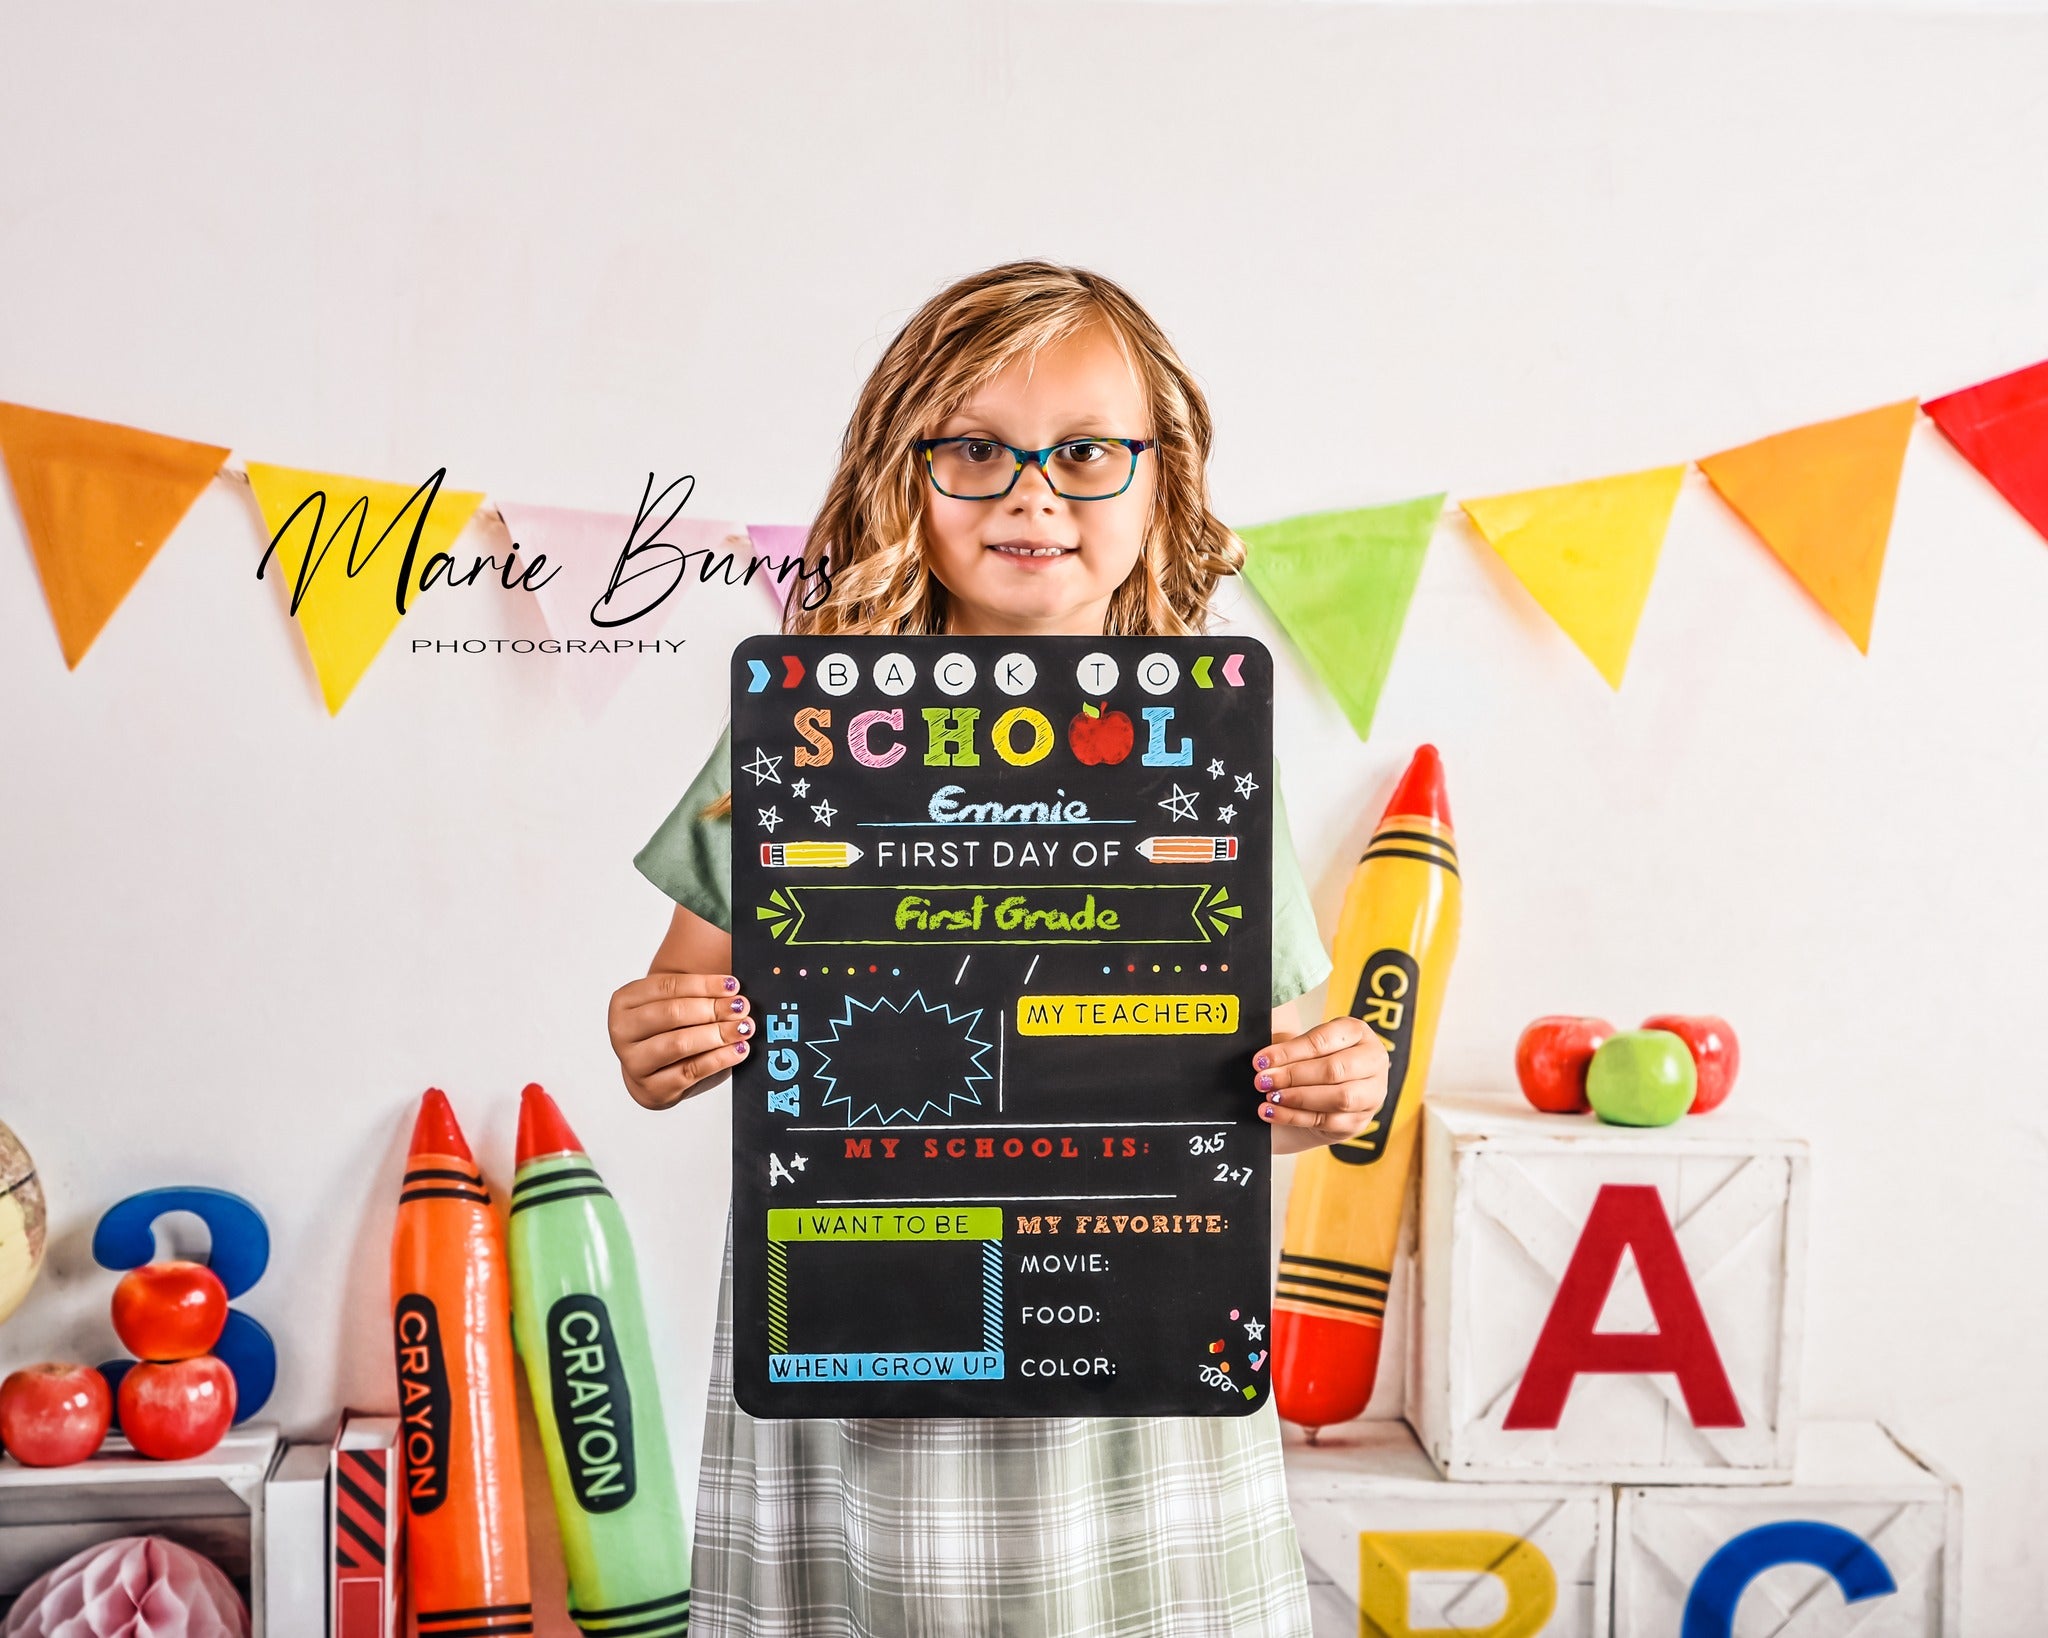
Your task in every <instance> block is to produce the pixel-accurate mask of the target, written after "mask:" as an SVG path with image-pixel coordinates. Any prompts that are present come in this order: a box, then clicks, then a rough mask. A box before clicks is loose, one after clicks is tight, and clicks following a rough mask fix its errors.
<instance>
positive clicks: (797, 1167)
mask: <svg viewBox="0 0 2048 1638" xmlns="http://www.w3.org/2000/svg"><path fill="white" fill-rule="evenodd" d="M804 1158H805V1157H804V1156H802V1155H791V1156H790V1157H789V1169H790V1170H791V1171H793V1172H800V1171H802V1170H803V1169H804ZM1253 1323H1254V1324H1256V1323H1257V1321H1253Z"/></svg>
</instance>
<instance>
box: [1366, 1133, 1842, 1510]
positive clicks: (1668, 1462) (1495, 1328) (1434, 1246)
mask: <svg viewBox="0 0 2048 1638" xmlns="http://www.w3.org/2000/svg"><path fill="white" fill-rule="evenodd" d="M1423 1122H1424V1128H1423V1161H1422V1203H1421V1219H1422V1229H1421V1237H1420V1258H1421V1273H1422V1281H1421V1314H1420V1316H1419V1325H1418V1332H1419V1343H1420V1346H1419V1356H1420V1357H1419V1360H1418V1365H1417V1369H1416V1370H1415V1371H1414V1372H1413V1374H1412V1375H1411V1377H1410V1381H1409V1390H1408V1399H1407V1410H1408V1418H1409V1420H1410V1421H1411V1422H1413V1423H1414V1424H1415V1426H1416V1429H1417V1431H1418V1433H1419V1434H1420V1435H1421V1438H1422V1442H1423V1445H1424V1448H1425V1449H1427V1450H1428V1452H1429V1454H1430V1457H1431V1459H1432V1460H1434V1461H1435V1462H1436V1463H1437V1465H1438V1467H1439V1468H1441V1469H1442V1471H1443V1472H1444V1474H1445V1475H1446V1476H1447V1477H1450V1478H1455V1479H1512V1478H1523V1477H1527V1476H1529V1475H1530V1474H1532V1473H1538V1472H1540V1473H1544V1474H1549V1475H1554V1476H1556V1477H1558V1478H1574V1479H1581V1480H1589V1481H1592V1480H1597V1481H1606V1482H1611V1483H1616V1484H1622V1483H1659V1482H1662V1483H1688V1484H1753V1483H1759V1482H1784V1481H1785V1480H1788V1479H1789V1478H1790V1477H1791V1471H1792V1457H1793V1438H1794V1428H1795V1426H1796V1423H1797V1419H1798V1380H1799V1353H1800V1339H1801V1323H1802V1319H1803V1313H1804V1288H1805V1263H1806V1199H1807V1191H1808V1183H1809V1173H1808V1158H1807V1147H1806V1143H1805V1141H1804V1140H1803V1139H1800V1138H1795V1137H1792V1136H1790V1135H1788V1134H1787V1133H1785V1132H1784V1131H1783V1130H1782V1129H1781V1128H1779V1127H1777V1126H1775V1125H1774V1124H1772V1123H1771V1122H1769V1121H1768V1120H1766V1119H1764V1118H1763V1117H1761V1116H1759V1115H1758V1114H1756V1113H1754V1112H1753V1111H1752V1110H1750V1109H1749V1108H1747V1107H1745V1106H1744V1105H1743V1104H1742V1103H1741V1101H1740V1094H1739V1093H1738V1095H1737V1101H1736V1102H1735V1103H1732V1104H1730V1105H1727V1106H1724V1107H1723V1108H1721V1109H1719V1110H1716V1111H1715V1112H1714V1113H1713V1114H1711V1115H1704V1116H1687V1117H1686V1118H1685V1119H1683V1120H1682V1121H1680V1122H1679V1123H1678V1124H1677V1125H1676V1126H1668V1127H1656V1128H1648V1129H1638V1128H1629V1127H1615V1126H1608V1125H1605V1124H1603V1123H1602V1122H1600V1121H1599V1120H1598V1119H1597V1118H1596V1117H1594V1116H1592V1115H1547V1114H1541V1113H1539V1112H1537V1111H1536V1110H1534V1109H1531V1108H1530V1107H1529V1106H1528V1105H1527V1104H1526V1103H1524V1102H1523V1101H1522V1100H1521V1099H1520V1098H1519V1097H1518V1096H1515V1095H1514V1094H1512V1093H1510V1094H1506V1095H1499V1096H1484V1097H1437V1096H1432V1097H1430V1099H1429V1100H1428V1101H1427V1102H1426V1104H1425V1105H1424V1109H1423ZM1645 1187H1647V1188H1651V1189H1654V1190H1655V1191H1656V1201H1655V1202H1653V1203H1652V1204H1661V1217H1662V1219H1663V1220H1664V1221H1666V1222H1668V1223H1669V1225H1670V1227H1671V1228H1672V1230H1673V1231H1674V1233H1675V1238H1676V1242H1677V1246H1678V1251H1679V1254H1680V1257H1681V1258H1682V1260H1683V1263H1684V1268H1685V1272H1686V1274H1687V1275H1688V1276H1689V1282H1690V1284H1691V1286H1692V1288H1693V1291H1694V1292H1695V1293H1696V1294H1697V1297H1698V1302H1699V1309H1700V1312H1701V1313H1702V1314H1703V1316H1704V1318H1705V1321H1706V1326H1707V1329H1708V1331H1709V1332H1710V1333H1711V1335H1712V1337H1713V1340H1714V1345H1715V1349H1716V1351H1717V1354H1718V1357H1719V1360H1720V1363H1721V1367H1722V1369H1723V1371H1724V1372H1725V1375H1726V1379H1727V1383H1728V1386H1729V1387H1730V1388H1731V1389H1732V1390H1733V1396H1734V1402H1735V1406H1736V1408H1737V1410H1738V1411H1739V1413H1740V1416H1741V1423H1742V1425H1741V1426H1739V1427H1733V1426H1730V1427H1699V1426H1696V1425H1695V1424H1694V1421H1693V1418H1692V1416H1691V1414H1690V1413H1689V1411H1688V1409H1687V1403H1686V1399H1685V1396H1684V1394H1683V1393H1682V1392H1681V1387H1680V1383H1679V1381H1678V1379H1677V1378H1676V1377H1675V1376H1673V1375H1671V1374H1669V1373H1655V1374H1639V1375H1613V1374H1592V1373H1588V1374H1582V1375H1580V1376H1578V1377H1577V1378H1576V1379H1575V1380H1574V1381H1573V1383H1572V1386H1571V1390H1570V1393H1569V1396H1568V1397H1567V1399H1566V1401H1565V1404H1564V1408H1563V1412H1562V1415H1561V1416H1560V1418H1559V1419H1558V1421H1557V1424H1556V1426H1555V1427H1554V1428H1530V1427H1520V1428H1510V1427H1507V1426H1505V1425H1504V1424H1505V1423H1506V1422H1507V1421H1508V1419H1509V1411H1510V1409H1511V1407H1512V1406H1513V1405H1514V1404H1515V1401H1516V1395H1517V1392H1518V1390H1519V1389H1520V1388H1521V1387H1522V1384H1523V1376H1524V1372H1525V1370H1526V1368H1527V1366H1528V1364H1529V1361H1530V1357H1531V1355H1532V1353H1533V1352H1534V1351H1535V1348H1536V1343H1537V1339H1538V1337H1539V1336H1540V1335H1541V1333H1542V1331H1543V1327H1544V1323H1545V1321H1546V1319H1547V1318H1548V1316H1549V1315H1550V1312H1551V1308H1552V1304H1553V1302H1554V1300H1555V1299H1556V1297H1557V1294H1558V1288H1559V1280H1560V1277H1561V1276H1562V1275H1563V1274H1564V1272H1565V1270H1566V1268H1567V1267H1568V1266H1569V1265H1570V1263H1571V1261H1572V1258H1573V1253H1574V1251H1575V1250H1576V1249H1577V1248H1578V1246H1579V1243H1580V1236H1581V1233H1582V1232H1583V1230H1584V1228H1585V1226H1586V1224H1587V1221H1588V1218H1589V1216H1590V1215H1591V1213H1592V1212H1593V1210H1594V1206H1595V1201H1596V1199H1598V1198H1599V1197H1600V1195H1601V1191H1602V1189H1603V1188H1613V1189H1614V1190H1615V1191H1616V1194H1615V1195H1614V1196H1611V1197H1610V1199H1609V1204H1614V1203H1617V1202H1620V1201H1622V1200H1624V1199H1631V1200H1633V1201H1635V1202H1640V1201H1641V1200H1642V1195H1641V1192H1640V1191H1641V1190H1642V1189H1644V1188H1645ZM1604 1209H1605V1208H1604V1207H1603V1210H1604ZM1656 1329H1658V1324H1657V1321H1656V1319H1655V1317H1654V1315H1653V1313H1652V1311H1651V1309H1650V1307H1649V1304H1648V1302H1647V1301H1646V1299H1645V1295H1644V1289H1643V1284H1642V1281H1641V1279H1640V1277H1639V1276H1638V1273H1637V1270H1636V1267H1635V1261H1634V1258H1633V1256H1632V1255H1629V1256H1624V1257H1623V1259H1622V1261H1621V1266H1620V1270H1619V1272H1618V1274H1617V1275H1616V1277H1615V1279H1614V1281H1613V1285H1612V1287H1611V1289H1610V1290H1609V1292H1608V1296H1607V1301H1606V1304H1605V1306H1604V1308H1602V1309H1601V1310H1600V1315H1599V1320H1598V1324H1597V1330H1598V1332H1599V1333H1602V1334H1608V1333H1617V1332H1645V1331H1654V1330H1656Z"/></svg>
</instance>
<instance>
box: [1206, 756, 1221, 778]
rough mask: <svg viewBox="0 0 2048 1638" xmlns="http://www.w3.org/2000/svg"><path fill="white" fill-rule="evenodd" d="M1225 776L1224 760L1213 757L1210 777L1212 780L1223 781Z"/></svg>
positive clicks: (1210, 760) (1210, 763)
mask: <svg viewBox="0 0 2048 1638" xmlns="http://www.w3.org/2000/svg"><path fill="white" fill-rule="evenodd" d="M1223 774H1224V768H1223V758H1221V757H1220V756H1212V757H1211V758H1210V759H1209V777H1210V778H1211V779H1221V778H1222V777H1223Z"/></svg>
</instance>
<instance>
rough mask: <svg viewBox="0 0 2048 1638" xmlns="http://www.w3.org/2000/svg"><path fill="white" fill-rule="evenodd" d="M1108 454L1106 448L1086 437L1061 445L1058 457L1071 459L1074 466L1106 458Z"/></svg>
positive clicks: (1085, 464) (1090, 463)
mask: <svg viewBox="0 0 2048 1638" xmlns="http://www.w3.org/2000/svg"><path fill="white" fill-rule="evenodd" d="M1108 456H1109V451H1108V450H1106V449H1104V448H1103V447H1102V445H1100V444H1098V443H1095V442H1093V441H1092V440H1088V439H1083V440H1081V441H1079V442H1077V443H1071V444H1065V445H1062V446H1061V449H1060V458H1061V459H1062V460H1067V461H1072V462H1073V463H1074V464H1075V465H1076V466H1089V465H1092V464H1093V463H1095V462H1097V461H1101V460H1106V459H1107V458H1108Z"/></svg>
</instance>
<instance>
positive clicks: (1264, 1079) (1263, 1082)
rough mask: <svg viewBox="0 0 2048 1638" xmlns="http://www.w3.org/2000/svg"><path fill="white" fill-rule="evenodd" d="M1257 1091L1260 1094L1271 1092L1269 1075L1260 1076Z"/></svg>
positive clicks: (1271, 1080) (1271, 1084)
mask: <svg viewBox="0 0 2048 1638" xmlns="http://www.w3.org/2000/svg"><path fill="white" fill-rule="evenodd" d="M1261 1067H1263V1066H1261ZM1259 1090H1260V1091H1261V1092H1270V1091H1272V1090H1273V1077H1272V1076H1271V1075H1261V1076H1260V1077H1259Z"/></svg>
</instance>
